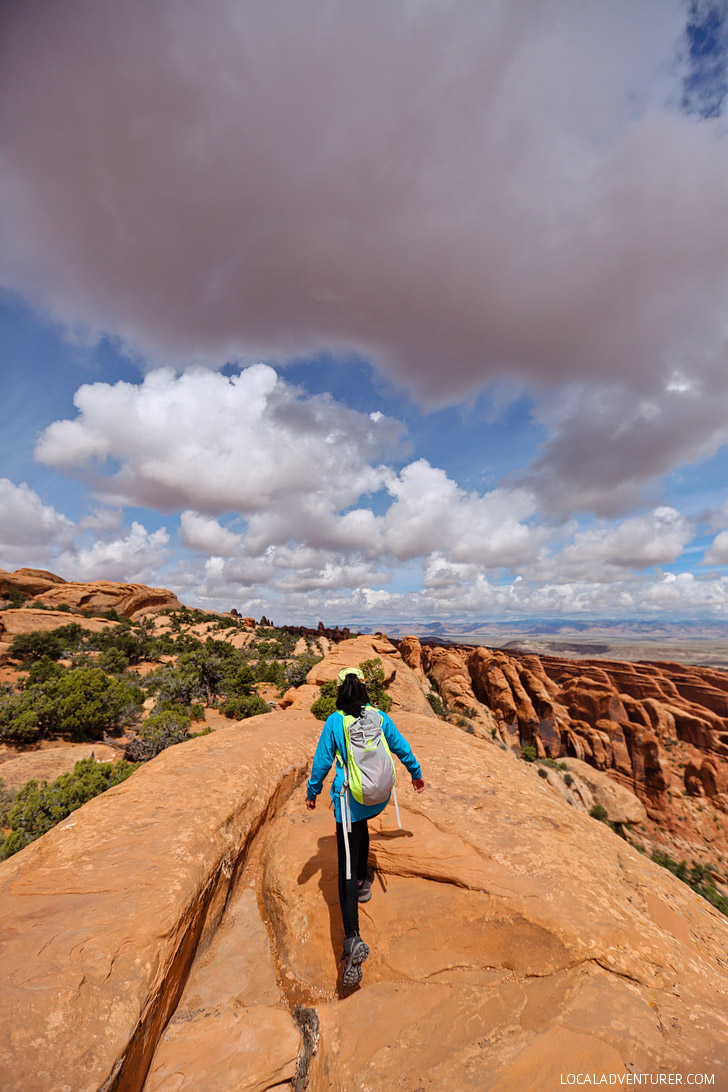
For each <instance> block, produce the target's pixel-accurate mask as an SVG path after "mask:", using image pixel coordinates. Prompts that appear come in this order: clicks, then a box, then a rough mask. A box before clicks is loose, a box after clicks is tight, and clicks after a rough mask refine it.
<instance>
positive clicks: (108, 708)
mask: <svg viewBox="0 0 728 1092" xmlns="http://www.w3.org/2000/svg"><path fill="white" fill-rule="evenodd" d="M50 685H51V686H52V693H51V695H50V696H51V699H52V701H53V703H54V705H55V707H56V710H57V717H58V722H57V730H58V731H59V732H61V733H62V734H63V735H70V736H71V737H72V738H73V739H77V740H81V739H101V738H102V736H103V734H104V732H108V731H111V730H113V729H114V728H118V727H120V725H121V724H122V723H123V722H124V721H125V720H130V719H133V718H134V717H135V716H136V715H137V714H138V712H139V709H140V708H141V705H142V702H143V700H144V694H143V693H142V691H141V690H140V689H139V687H137V686H133V685H132V684H130V683H126V682H121V681H120V680H119V679H110V678H109V676H108V675H106V674H104V672H103V671H102V670H101V668H100V667H79V668H76V669H75V670H73V671H66V672H64V674H63V675H62V676H61V677H60V678H58V679H56V680H54V681H53V682H52V683H51V684H50Z"/></svg>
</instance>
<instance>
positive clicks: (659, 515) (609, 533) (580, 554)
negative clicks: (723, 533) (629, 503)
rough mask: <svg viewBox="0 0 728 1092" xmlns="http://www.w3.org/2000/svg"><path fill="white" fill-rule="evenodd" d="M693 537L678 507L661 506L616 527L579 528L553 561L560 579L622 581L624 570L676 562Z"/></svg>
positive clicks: (689, 523) (690, 528)
mask: <svg viewBox="0 0 728 1092" xmlns="http://www.w3.org/2000/svg"><path fill="white" fill-rule="evenodd" d="M692 537H693V526H692V524H691V522H690V521H689V520H687V519H685V517H684V516H682V515H681V514H680V513H679V512H678V511H677V510H676V509H675V508H669V507H667V506H662V507H660V508H655V509H654V511H653V512H650V513H648V514H647V515H644V516H634V517H632V518H631V519H626V520H623V521H622V522H621V523H618V524H616V525H615V526H613V527H599V528H590V529H589V530H586V531H577V532H576V533H575V534H574V536H573V539H572V541H571V542H570V543H569V544H568V545H567V546H565V547H564V549H563V551H562V552H561V553H560V554H558V555H556V557H555V558H554V559H553V560H552V562H551V564H552V566H553V568H555V569H556V570H557V571H558V572H559V573H560V579H561V580H575V579H577V580H578V579H588V580H594V581H600V580H607V581H612V580H620V579H621V580H623V579H624V577H625V570H628V569H636V570H638V571H639V570H640V569H650V568H653V567H654V566H657V565H667V564H669V563H670V562H673V561H675V560H676V559H677V558H678V557H679V556H680V554H681V553H682V552H683V550H684V548H685V547H686V546H687V544H688V543H689V542H690V540H691V539H692Z"/></svg>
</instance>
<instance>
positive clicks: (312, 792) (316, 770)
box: [306, 715, 336, 800]
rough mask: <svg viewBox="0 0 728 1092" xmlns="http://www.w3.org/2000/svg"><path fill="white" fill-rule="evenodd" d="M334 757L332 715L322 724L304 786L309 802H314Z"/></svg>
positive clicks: (334, 743)
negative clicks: (309, 771)
mask: <svg viewBox="0 0 728 1092" xmlns="http://www.w3.org/2000/svg"><path fill="white" fill-rule="evenodd" d="M335 757H336V741H335V740H334V715H332V716H330V717H329V718H328V720H327V721H326V723H325V724H324V727H323V731H322V732H321V735H320V737H319V741H318V744H317V746H316V753H315V754H314V756H313V765H312V766H311V776H310V777H309V779H308V782H307V784H306V795H307V796H308V799H309V800H315V799H316V797H317V796H318V794H319V793H320V792H321V789H322V788H323V785H324V778H325V777H326V775H327V773H328V772H329V770H330V769H331V764H332V763H333V761H334V758H335Z"/></svg>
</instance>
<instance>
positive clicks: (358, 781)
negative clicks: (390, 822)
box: [306, 667, 425, 986]
mask: <svg viewBox="0 0 728 1092" xmlns="http://www.w3.org/2000/svg"><path fill="white" fill-rule="evenodd" d="M390 751H391V752H392V754H395V755H396V756H397V758H399V759H400V761H401V762H403V763H404V765H405V766H406V767H407V771H408V772H409V774H410V775H411V777H412V787H413V788H414V790H415V792H422V791H423V790H424V788H425V782H424V780H423V777H422V770H421V769H420V764H419V762H418V761H417V759H416V758H415V756H414V755H413V754H412V748H411V747H410V745H409V743H408V742H407V740H406V739H405V738H404V736H402V735H400V733H399V732H398V731H397V729H396V727H395V725H394V722H393V721H392V720H390V718H389V717H388V716H387V714H386V713H382V712H381V710H379V709H374V708H373V707H372V706H371V705H370V704H369V695H368V693H367V688H366V683H365V682H364V674H363V672H362V671H361V670H360V669H359V668H358V667H345V668H343V670H342V671H340V672H339V688H338V690H337V693H336V712H335V713H332V714H331V716H330V717H329V718H328V719H327V721H326V723H325V724H324V727H323V731H322V732H321V737H320V739H319V741H318V746H317V747H316V753H315V755H314V757H313V766H312V769H311V776H310V778H309V780H308V783H307V785H306V807H307V808H309V809H311V810H313V808H315V807H316V797H317V796H318V794H319V793H320V792H321V789H322V788H323V783H324V778H325V777H326V775H327V774H328V772H329V770H330V769H331V764H332V762H333V761H334V758H335V759H336V774H335V776H334V783H333V785H332V786H331V799H332V801H333V805H334V815H335V818H336V847H337V850H338V858H339V903H340V905H341V916H342V918H343V920H344V954H343V955H342V957H341V962H342V963H343V964H344V975H343V982H344V985H345V986H355V985H357V984H358V983H359V982H361V977H362V970H361V965H362V963H363V962H364V960H365V959H366V958H367V956H368V955H369V948H368V946H367V945H366V944H365V943H364V941H363V940H362V939H361V937H360V936H359V903H360V902H368V901H369V899H370V898H371V897H372V878H373V872H372V870H371V869H370V868H369V866H368V857H369V829H368V827H367V820H368V819H371V818H372V817H373V816H375V815H379V813H380V811H383V810H384V808H385V807H386V806H387V803H388V802H389V797H390V794H391V792H392V790H393V788H394V760H393V759H392V756H391V754H390V753H389V752H390ZM345 763H346V765H345ZM372 798H374V799H375V800H376V801H377V802H375V803H365V802H363V801H366V800H367V799H372ZM394 800H395V807H397V794H396V792H395V794H394ZM397 821H398V822H399V808H398V807H397Z"/></svg>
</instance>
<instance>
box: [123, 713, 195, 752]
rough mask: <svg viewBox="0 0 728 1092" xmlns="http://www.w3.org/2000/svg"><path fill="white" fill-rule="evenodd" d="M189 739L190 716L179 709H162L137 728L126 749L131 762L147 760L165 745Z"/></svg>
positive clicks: (164, 748)
mask: <svg viewBox="0 0 728 1092" xmlns="http://www.w3.org/2000/svg"><path fill="white" fill-rule="evenodd" d="M186 739H190V718H189V717H188V716H187V715H186V714H185V712H184V710H181V709H163V710H160V711H159V712H155V713H152V714H151V716H149V717H147V719H146V720H145V721H144V723H143V724H141V725H140V726H139V728H138V729H137V735H136V737H135V738H134V739H133V740H132V741H131V743H130V744H129V746H128V747H127V749H126V757H127V759H129V760H130V761H131V762H147V761H148V760H149V759H150V758H154V757H155V756H156V755H158V754H160V753H161V752H162V751H164V750H166V749H167V747H173V746H174V744H175V743H184V741H185V740H186Z"/></svg>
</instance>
